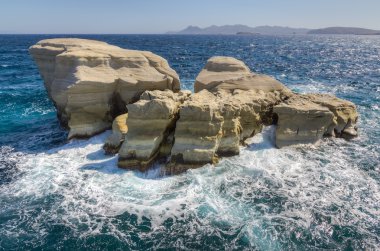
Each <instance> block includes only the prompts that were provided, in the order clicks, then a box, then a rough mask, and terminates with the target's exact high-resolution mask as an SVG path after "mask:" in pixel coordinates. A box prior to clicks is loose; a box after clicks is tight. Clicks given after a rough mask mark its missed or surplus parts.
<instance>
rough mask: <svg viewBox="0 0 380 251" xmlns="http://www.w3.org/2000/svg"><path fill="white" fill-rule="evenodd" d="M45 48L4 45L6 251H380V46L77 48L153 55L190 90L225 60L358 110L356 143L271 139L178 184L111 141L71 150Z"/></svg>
mask: <svg viewBox="0 0 380 251" xmlns="http://www.w3.org/2000/svg"><path fill="white" fill-rule="evenodd" d="M48 37H49V36H41V35H25V36H12V35H7V36H0V107H1V109H0V249H1V250H15V249H67V250H73V249H95V250H98V249H105V248H108V249H118V248H119V249H144V250H150V249H165V250H166V249H190V250H193V249H206V250H210V249H211V250H224V249H226V250H232V249H238V250H240V249H249V250H252V249H257V250H289V249H292V250H294V249H295V250H310V249H311V250H325V249H346V250H362V249H369V250H371V249H372V250H376V249H380V125H379V124H380V37H371V36H365V37H359V36H335V37H334V36H295V37H271V36H253V37H249V36H247V37H241V36H172V35H92V36H76V37H84V38H92V39H98V40H103V41H106V42H108V43H111V44H115V45H118V46H120V47H123V48H130V49H139V50H149V51H153V52H154V53H157V54H159V55H161V56H163V57H165V58H166V59H168V61H169V63H170V65H171V66H172V67H173V68H174V69H175V70H176V71H177V72H178V73H179V75H180V77H181V81H182V88H184V89H190V90H191V89H192V85H193V82H194V79H195V77H196V75H197V74H198V72H199V71H200V69H201V68H202V67H203V65H204V64H205V62H206V60H207V59H208V58H209V57H211V56H214V55H227V56H234V57H237V58H239V59H242V60H243V61H244V62H246V64H247V65H248V66H249V67H250V68H251V69H252V70H253V71H256V72H260V73H265V74H270V75H272V76H274V77H276V78H277V79H279V80H280V81H282V82H283V83H284V84H286V85H287V86H288V87H289V88H291V89H293V90H294V91H297V92H323V93H332V94H335V95H337V96H338V97H341V98H345V99H348V100H350V101H352V102H354V103H355V104H356V105H357V106H358V110H359V112H360V120H359V128H360V136H359V137H358V138H356V139H354V140H352V141H345V140H343V139H325V140H323V141H322V142H321V143H320V144H318V145H316V146H302V147H300V146H298V147H288V148H283V149H276V148H275V147H274V146H273V144H272V142H273V131H274V129H275V128H273V127H267V128H265V130H264V131H263V133H261V134H258V135H256V136H255V137H254V138H252V140H251V144H250V145H249V146H248V147H245V148H242V151H241V154H240V156H235V157H232V158H226V159H223V160H222V161H221V162H220V163H219V164H217V165H216V166H215V167H214V166H205V167H203V168H200V169H197V170H191V171H188V172H187V173H184V174H181V175H177V176H170V177H161V176H160V175H159V172H160V170H159V166H157V167H155V168H153V169H152V170H150V171H149V172H147V173H139V172H131V171H125V170H121V169H118V168H117V167H116V161H117V159H116V158H117V157H109V156H105V155H104V154H103V151H102V149H101V147H102V143H103V141H104V139H105V138H106V137H107V135H108V134H109V132H105V133H103V134H100V135H98V136H95V137H93V138H91V139H88V140H73V141H70V142H68V141H66V136H67V135H66V132H65V131H63V130H62V129H60V128H59V124H58V121H57V119H56V116H55V109H54V106H53V105H52V103H51V102H50V101H49V99H48V97H47V94H46V91H45V89H44V87H43V82H42V80H41V78H40V76H39V74H38V70H37V68H36V66H35V64H34V63H33V61H32V59H31V57H30V56H29V54H28V50H27V49H28V47H29V46H30V45H32V44H34V43H36V42H37V41H39V40H41V39H44V38H48ZM55 37H57V36H55ZM66 37H67V36H66Z"/></svg>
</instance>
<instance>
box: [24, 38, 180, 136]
mask: <svg viewBox="0 0 380 251" xmlns="http://www.w3.org/2000/svg"><path fill="white" fill-rule="evenodd" d="M29 51H30V54H31V55H32V56H33V58H34V60H35V61H36V63H37V65H38V68H39V70H40V73H41V76H42V78H43V80H44V82H45V87H46V89H47V91H48V94H49V96H50V98H51V99H52V100H53V102H54V105H55V106H56V108H57V112H58V118H59V120H60V122H61V124H62V125H63V126H65V127H68V128H69V130H70V131H69V138H73V137H87V136H91V135H94V134H96V133H99V132H101V131H104V130H105V129H107V128H109V127H110V126H111V123H112V120H113V118H114V117H116V115H119V114H123V113H125V112H126V111H127V110H126V107H125V105H126V104H129V103H132V102H135V101H136V100H137V99H138V98H139V96H140V94H141V93H142V92H144V91H145V90H156V89H157V90H165V89H170V90H172V91H174V92H177V91H179V89H180V84H179V78H178V75H177V73H176V72H175V71H174V70H173V69H171V68H170V66H169V64H168V62H167V61H166V60H165V59H163V58H162V57H160V56H157V55H155V54H153V53H151V52H147V51H135V50H125V49H122V48H119V47H117V46H113V45H109V44H107V43H104V42H100V41H93V40H87V39H75V38H59V39H47V40H42V41H40V42H38V43H37V44H36V45H33V46H32V47H30V49H29Z"/></svg>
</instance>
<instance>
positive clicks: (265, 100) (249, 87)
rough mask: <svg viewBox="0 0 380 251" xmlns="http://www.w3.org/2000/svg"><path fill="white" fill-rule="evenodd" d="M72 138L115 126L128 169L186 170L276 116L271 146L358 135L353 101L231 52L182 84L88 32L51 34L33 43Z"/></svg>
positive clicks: (114, 139)
mask: <svg viewBox="0 0 380 251" xmlns="http://www.w3.org/2000/svg"><path fill="white" fill-rule="evenodd" d="M30 53H31V54H32V56H33V58H34V60H35V61H36V63H37V65H38V67H39V70H40V74H41V75H42V77H43V80H44V83H45V87H46V89H47V92H48V95H49V97H50V98H51V99H52V100H53V102H54V105H55V107H56V109H57V114H58V118H59V120H60V122H61V124H62V125H63V126H64V127H66V128H68V129H69V138H78V137H89V136H92V135H94V134H97V133H99V132H102V131H104V130H106V129H109V128H110V127H111V126H112V134H111V135H110V137H109V138H108V139H107V140H106V142H105V145H104V149H105V151H106V153H110V154H115V153H119V162H118V165H119V166H120V167H122V168H128V169H137V170H142V171H144V170H147V169H148V168H149V167H150V166H151V165H152V164H153V163H154V162H155V161H157V160H163V161H164V162H165V163H166V169H167V171H168V172H169V173H179V172H183V171H185V170H187V169H189V168H195V167H199V166H202V165H204V164H207V163H216V162H217V161H218V158H220V157H224V156H232V155H237V154H239V149H240V146H241V145H244V144H245V143H244V142H245V140H246V139H247V138H249V137H252V136H253V135H255V134H257V133H259V132H260V131H261V129H262V127H263V126H264V125H271V124H276V125H277V127H276V137H275V142H274V143H275V145H276V146H277V147H284V146H288V145H293V144H300V143H301V144H306V143H315V142H317V141H318V140H320V139H321V138H322V137H326V136H329V137H331V136H335V137H345V138H351V137H354V136H356V135H357V128H356V122H357V118H358V113H357V111H356V107H355V105H354V104H353V103H351V102H349V101H346V100H342V99H339V98H336V97H334V96H331V95H327V94H297V93H293V92H292V91H291V90H289V89H288V88H287V87H286V86H284V85H283V84H282V83H280V82H279V81H277V80H276V79H274V78H272V77H270V76H267V75H262V74H256V73H252V72H251V71H250V70H249V68H248V67H247V66H246V65H245V64H244V63H243V62H242V61H239V60H237V59H235V58H231V57H212V58H210V59H209V60H208V61H207V63H206V65H205V67H204V69H202V71H201V72H200V74H199V75H198V77H197V78H196V80H195V84H194V90H195V93H191V92H189V91H180V81H179V77H178V75H177V73H176V72H175V71H174V70H173V69H171V68H170V66H169V64H168V62H167V61H166V60H165V59H163V58H162V57H160V56H158V55H155V54H153V53H151V52H146V51H133V50H125V49H122V48H119V47H116V46H112V45H109V44H107V43H104V42H98V41H93V40H85V39H48V40H42V41H40V42H38V43H37V44H36V45H34V46H32V47H31V48H30Z"/></svg>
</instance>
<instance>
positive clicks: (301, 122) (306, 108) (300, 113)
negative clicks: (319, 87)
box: [273, 94, 358, 147]
mask: <svg viewBox="0 0 380 251" xmlns="http://www.w3.org/2000/svg"><path fill="white" fill-rule="evenodd" d="M273 112H274V113H275V114H276V115H277V116H278V124H277V128H276V146H277V147H284V146H289V145H294V144H307V143H315V142H317V141H318V140H320V139H321V138H322V137H324V136H336V137H354V136H356V135H357V128H356V121H357V118H358V114H357V111H356V107H355V105H354V104H353V103H351V102H349V101H346V100H342V99H339V98H336V97H334V96H332V95H328V94H295V95H293V96H292V97H290V98H289V99H288V100H286V101H284V102H282V103H281V104H279V105H277V106H275V107H274V109H273Z"/></svg>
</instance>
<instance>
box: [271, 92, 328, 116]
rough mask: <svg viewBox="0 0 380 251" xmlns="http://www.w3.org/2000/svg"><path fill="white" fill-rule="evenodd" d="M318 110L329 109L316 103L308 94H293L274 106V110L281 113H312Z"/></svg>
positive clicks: (324, 110) (325, 110) (326, 110)
mask: <svg viewBox="0 0 380 251" xmlns="http://www.w3.org/2000/svg"><path fill="white" fill-rule="evenodd" d="M316 111H321V112H329V109H328V108H327V107H324V106H321V105H319V104H317V103H314V102H313V101H312V100H311V99H310V98H309V97H308V96H306V95H302V94H296V95H293V96H292V97H290V98H289V99H288V100H286V101H284V102H282V103H281V104H279V105H277V106H275V107H274V112H281V113H310V112H316Z"/></svg>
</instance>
